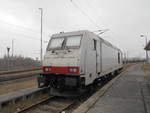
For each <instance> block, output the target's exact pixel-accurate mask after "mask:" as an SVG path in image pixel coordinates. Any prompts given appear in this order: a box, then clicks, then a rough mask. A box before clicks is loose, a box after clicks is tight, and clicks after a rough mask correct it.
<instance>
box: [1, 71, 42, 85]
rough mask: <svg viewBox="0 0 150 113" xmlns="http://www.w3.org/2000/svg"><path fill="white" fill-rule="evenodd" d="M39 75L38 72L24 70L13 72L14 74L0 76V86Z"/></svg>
mask: <svg viewBox="0 0 150 113" xmlns="http://www.w3.org/2000/svg"><path fill="white" fill-rule="evenodd" d="M39 73H40V70H34V71H33V70H32V71H31V70H30V71H29V70H28V71H27V70H26V71H23V72H15V73H9V74H2V75H0V84H3V83H5V82H9V81H15V80H19V79H24V78H31V77H36V75H38V74H39Z"/></svg>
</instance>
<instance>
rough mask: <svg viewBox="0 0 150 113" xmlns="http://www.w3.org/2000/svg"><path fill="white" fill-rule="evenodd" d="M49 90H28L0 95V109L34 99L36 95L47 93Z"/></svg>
mask: <svg viewBox="0 0 150 113" xmlns="http://www.w3.org/2000/svg"><path fill="white" fill-rule="evenodd" d="M46 90H47V88H35V87H34V88H27V89H23V90H20V91H16V92H11V93H8V94H4V95H0V109H1V108H2V107H5V106H6V105H9V104H14V103H16V102H18V101H20V100H24V99H26V98H32V97H33V96H35V95H38V94H41V93H43V92H45V91H46Z"/></svg>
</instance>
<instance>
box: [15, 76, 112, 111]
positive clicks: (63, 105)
mask: <svg viewBox="0 0 150 113" xmlns="http://www.w3.org/2000/svg"><path fill="white" fill-rule="evenodd" d="M114 77H115V76H114ZM114 77H112V78H111V79H113V78H114ZM111 79H109V80H108V81H105V82H103V83H101V84H99V85H98V86H97V87H95V90H94V91H92V92H90V93H89V92H85V93H84V94H83V95H81V96H79V97H77V98H62V97H55V96H54V97H50V98H46V99H44V100H42V101H39V102H37V103H34V104H32V105H30V106H28V107H26V108H23V109H20V111H16V112H15V113H62V112H63V111H65V112H66V111H68V112H66V113H70V111H72V107H74V106H76V107H77V106H79V105H80V104H81V103H83V102H84V101H85V100H87V99H88V98H89V97H90V96H91V95H93V94H94V93H95V92H96V91H98V90H99V89H100V88H102V87H103V86H105V85H106V84H107V83H108V82H109V81H110V80H111ZM76 107H75V108H76ZM73 109H74V108H73Z"/></svg>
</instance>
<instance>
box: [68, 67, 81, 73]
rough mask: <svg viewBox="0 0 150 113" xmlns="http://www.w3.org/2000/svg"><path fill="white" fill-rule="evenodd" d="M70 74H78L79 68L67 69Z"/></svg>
mask: <svg viewBox="0 0 150 113" xmlns="http://www.w3.org/2000/svg"><path fill="white" fill-rule="evenodd" d="M69 72H70V73H79V67H69Z"/></svg>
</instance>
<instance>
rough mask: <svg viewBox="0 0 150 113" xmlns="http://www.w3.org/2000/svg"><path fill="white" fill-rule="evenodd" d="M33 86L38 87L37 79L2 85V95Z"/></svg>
mask: <svg viewBox="0 0 150 113" xmlns="http://www.w3.org/2000/svg"><path fill="white" fill-rule="evenodd" d="M31 87H37V81H36V79H32V80H26V81H21V82H15V83H10V84H5V85H0V95H2V94H6V93H11V92H14V91H19V90H22V89H26V88H31Z"/></svg>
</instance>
